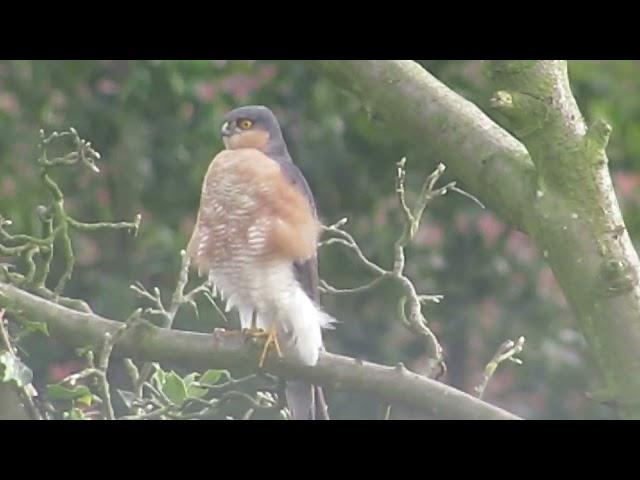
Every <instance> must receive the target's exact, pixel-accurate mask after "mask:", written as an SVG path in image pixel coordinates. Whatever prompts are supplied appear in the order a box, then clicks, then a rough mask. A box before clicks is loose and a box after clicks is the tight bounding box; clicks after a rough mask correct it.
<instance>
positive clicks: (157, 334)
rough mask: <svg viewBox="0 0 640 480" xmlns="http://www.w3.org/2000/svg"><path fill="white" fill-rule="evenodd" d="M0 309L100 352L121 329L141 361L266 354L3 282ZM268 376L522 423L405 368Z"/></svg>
mask: <svg viewBox="0 0 640 480" xmlns="http://www.w3.org/2000/svg"><path fill="white" fill-rule="evenodd" d="M0 306H2V307H3V308H6V309H7V310H8V311H11V312H20V313H22V314H23V315H27V316H30V317H35V318H38V320H39V321H42V322H45V323H47V325H48V329H49V333H50V335H51V336H52V337H54V338H57V339H59V340H60V341H63V342H65V343H67V344H68V345H71V346H77V347H86V346H94V347H96V348H97V347H98V346H99V345H100V344H101V342H102V340H103V339H104V338H105V334H106V333H109V334H111V335H116V332H118V331H120V332H121V336H120V338H119V339H118V341H117V343H116V344H115V345H114V348H113V354H114V355H118V356H124V357H131V358H133V359H136V360H141V361H155V362H168V363H177V364H180V365H181V366H184V367H188V368H194V369H207V368H232V367H238V366H244V367H246V366H247V365H256V368H257V363H258V362H257V359H258V356H259V353H260V350H261V349H260V346H259V344H258V343H254V341H252V340H249V339H247V337H245V336H244V335H243V334H242V333H241V332H236V331H233V332H227V331H221V330H216V331H215V332H214V333H213V334H201V333H191V332H181V331H175V330H168V329H163V328H158V327H155V326H153V325H151V324H150V323H148V322H144V321H139V322H136V324H135V325H131V326H130V328H127V329H126V330H120V328H121V327H122V325H123V324H122V322H117V321H114V320H108V319H106V318H103V317H100V316H98V315H95V314H93V313H88V312H79V311H75V310H71V309H69V308H66V307H64V306H61V305H58V304H55V303H53V302H50V301H48V300H45V299H43V298H40V297H37V296H35V295H33V294H31V293H28V292H25V291H23V290H20V289H19V288H16V287H14V286H12V285H8V284H6V283H2V282H0ZM265 371H267V372H269V373H273V374H275V375H279V376H283V377H286V378H298V379H304V380H306V381H309V382H310V383H314V384H319V385H326V386H329V387H331V388H333V389H336V390H354V391H360V392H365V393H370V394H373V395H376V396H378V397H381V398H382V399H384V400H385V401H387V402H388V403H400V404H406V405H409V406H413V407H416V408H419V409H421V410H423V411H425V412H426V413H428V414H430V415H433V416H436V417H437V418H464V419H505V420H507V419H518V417H517V416H515V415H513V414H511V413H509V412H506V411H504V410H502V409H500V408H498V407H495V406H493V405H490V404H488V403H485V402H483V401H482V400H479V399H477V398H475V397H473V396H471V395H469V394H467V393H464V392H461V391H459V390H456V389H454V388H451V387H449V386H447V385H445V384H442V383H440V382H437V381H434V380H431V379H428V378H426V377H424V376H421V375H418V374H415V373H412V372H410V371H408V370H407V369H406V368H405V367H404V366H403V365H402V364H399V365H398V366H397V367H384V366H381V365H376V364H372V363H368V362H361V361H358V360H354V359H352V358H348V357H343V356H340V355H333V354H329V353H322V354H321V357H320V361H319V363H318V365H316V366H314V367H308V366H301V365H299V364H295V363H292V362H291V361H285V360H280V359H267V361H266V363H265Z"/></svg>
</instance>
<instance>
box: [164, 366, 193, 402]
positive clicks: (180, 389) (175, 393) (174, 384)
mask: <svg viewBox="0 0 640 480" xmlns="http://www.w3.org/2000/svg"><path fill="white" fill-rule="evenodd" d="M162 391H163V393H164V394H165V395H166V396H167V397H168V398H169V400H171V401H172V402H173V403H175V404H176V405H182V402H184V400H185V398H187V389H186V387H185V385H184V382H183V381H182V379H181V378H180V377H179V376H178V375H177V374H176V373H175V372H169V373H167V374H166V375H165V382H164V385H163V387H162Z"/></svg>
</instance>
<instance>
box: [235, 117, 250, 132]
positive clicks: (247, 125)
mask: <svg viewBox="0 0 640 480" xmlns="http://www.w3.org/2000/svg"><path fill="white" fill-rule="evenodd" d="M252 125H253V122H252V121H251V120H248V119H246V118H243V119H242V120H238V126H239V127H240V128H241V129H242V130H248V129H250V128H251V126H252Z"/></svg>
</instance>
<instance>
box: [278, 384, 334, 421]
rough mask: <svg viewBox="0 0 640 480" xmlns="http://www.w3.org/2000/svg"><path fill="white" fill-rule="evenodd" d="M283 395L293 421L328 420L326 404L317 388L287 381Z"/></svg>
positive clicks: (320, 390) (320, 389) (319, 389)
mask: <svg viewBox="0 0 640 480" xmlns="http://www.w3.org/2000/svg"><path fill="white" fill-rule="evenodd" d="M285 394H286V397H287V405H288V406H289V409H290V410H291V416H292V418H293V420H329V412H328V410H327V403H326V401H325V399H324V394H323V392H322V388H320V387H319V386H317V385H309V384H308V383H304V382H296V381H289V382H287V385H286V387H285Z"/></svg>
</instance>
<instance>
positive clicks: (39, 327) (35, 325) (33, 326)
mask: <svg viewBox="0 0 640 480" xmlns="http://www.w3.org/2000/svg"><path fill="white" fill-rule="evenodd" d="M22 325H24V327H25V328H26V329H27V331H28V332H40V333H43V334H44V335H46V336H47V337H48V336H49V328H48V327H47V324H46V323H44V322H32V321H31V320H23V321H22Z"/></svg>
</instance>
